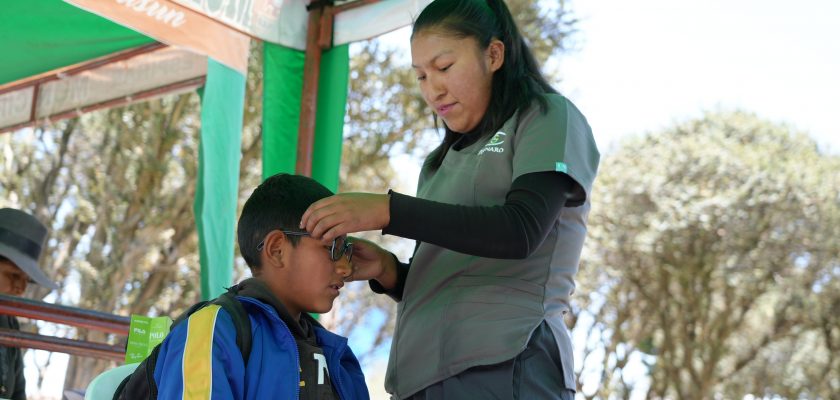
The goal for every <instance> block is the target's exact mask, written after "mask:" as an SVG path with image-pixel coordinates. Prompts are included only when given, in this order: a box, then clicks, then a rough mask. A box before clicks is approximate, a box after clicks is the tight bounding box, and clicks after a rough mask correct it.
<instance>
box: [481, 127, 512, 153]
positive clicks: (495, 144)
mask: <svg viewBox="0 0 840 400" xmlns="http://www.w3.org/2000/svg"><path fill="white" fill-rule="evenodd" d="M505 136H507V134H506V133H504V132H496V134H495V135H493V137H492V138H490V141H489V142H487V144H485V145H484V148H483V149H481V150H480V151H479V152H478V155H482V154H484V152H486V151H489V152H492V153H504V152H505V148H504V147H500V146H499V145H501V144H502V143H504V142H505Z"/></svg>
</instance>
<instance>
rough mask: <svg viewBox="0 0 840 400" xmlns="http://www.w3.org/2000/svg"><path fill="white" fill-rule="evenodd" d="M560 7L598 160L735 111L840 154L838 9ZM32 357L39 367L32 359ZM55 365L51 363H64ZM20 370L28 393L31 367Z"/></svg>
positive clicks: (802, 4) (636, 4)
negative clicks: (623, 145) (573, 21)
mask: <svg viewBox="0 0 840 400" xmlns="http://www.w3.org/2000/svg"><path fill="white" fill-rule="evenodd" d="M552 1H553V0H552ZM566 4H567V7H568V9H569V10H571V11H572V12H573V14H574V15H575V16H576V17H578V18H579V19H580V23H579V25H578V28H579V32H578V33H577V34H576V35H575V36H574V37H573V40H574V48H575V49H576V50H575V51H573V52H571V53H567V54H566V55H564V56H562V57H561V58H560V60H559V65H558V68H559V71H560V75H561V78H562V81H561V83H560V84H559V86H558V89H560V91H561V92H562V93H563V94H565V95H566V96H567V97H568V98H570V99H571V100H572V101H573V102H574V103H575V104H576V105H577V106H578V107H579V108H580V109H581V111H582V112H583V113H584V115H586V116H587V119H588V120H589V123H590V125H591V126H592V129H593V132H594V135H595V138H596V141H597V143H598V145H599V147H600V148H601V150H602V153H604V152H609V150H610V148H612V147H613V146H615V144H616V143H618V141H620V140H621V138H623V137H626V136H628V135H634V134H642V133H646V132H655V131H658V130H660V129H662V128H665V127H668V126H671V125H673V124H674V123H675V122H679V121H684V120H687V119H690V118H695V117H699V116H701V115H702V113H703V112H704V111H714V110H719V109H720V110H730V109H741V110H745V111H751V112H754V113H756V114H757V115H758V116H760V117H762V118H765V119H769V120H771V121H775V122H781V123H787V124H790V125H791V126H793V127H795V128H796V129H798V130H802V131H805V132H807V133H809V134H810V135H811V136H812V137H813V138H814V139H815V140H816V141H817V143H818V144H819V145H820V147H821V148H822V149H823V150H825V151H827V152H830V153H833V154H840V77H838V75H840V39H838V38H840V23H838V21H840V1H837V0H802V1H799V2H790V1H779V0H764V1H759V0H729V1H722V0H703V1H700V0H696V1H687V0H635V1H621V0H609V1H608V0H571V1H567V3H566ZM407 36H408V31H407V30H405V29H403V30H400V31H397V32H394V33H391V34H389V35H387V37H386V38H385V40H386V41H387V42H389V43H392V44H398V45H400V46H405V47H406V48H407V43H408V40H407ZM395 162H396V164H397V165H398V170H399V171H401V172H402V174H401V175H402V176H404V177H406V178H405V181H404V182H402V183H401V185H400V186H401V190H402V191H403V192H406V193H413V189H412V188H413V184H414V181H415V179H416V176H417V171H418V169H419V165H418V164H417V163H418V161H417V160H415V159H412V158H410V157H398V158H397V160H395ZM351 345H352V343H351ZM576 346H577V347H581V346H582V344H576ZM33 353H35V354H39V353H40V355H41V356H43V355H45V353H43V352H29V354H28V355H27V356H28V357H33V356H34V355H35V354H33ZM56 357H58V358H59V360H54V362H58V363H61V359H63V360H66V358H64V357H66V356H63V355H59V354H58V353H56ZM64 362H65V363H66V361H64ZM383 362H384V360H383ZM371 365H376V367H375V368H373V369H376V370H380V371H381V370H382V369H383V368H384V364H383V363H376V362H374V363H371ZM27 368H29V369H30V370H29V371H28V373H27V378H28V380H29V382H31V383H34V382H33V381H34V378H35V371H34V370H32V368H34V365H32V363H31V361H30V362H29V363H28V366H27ZM367 374H368V377H369V378H373V379H372V380H371V382H370V383H371V388H372V389H378V388H381V379H382V377H381V373H378V372H376V371H373V370H369V371H367ZM55 378H57V380H59V381H60V380H61V378H60V377H55ZM55 378H54V379H55ZM48 379H49V378H48ZM30 387H32V386H30ZM57 392H58V391H57V390H56V389H53V391H52V392H51V393H45V394H47V395H48V396H49V397H52V396H56V395H57ZM376 392H377V393H375V397H379V398H387V397H382V396H383V394H382V391H381V389H380V390H376ZM29 393H30V394H31V395H32V394H35V393H34V391H32V390H30V391H29ZM55 398H57V397H55Z"/></svg>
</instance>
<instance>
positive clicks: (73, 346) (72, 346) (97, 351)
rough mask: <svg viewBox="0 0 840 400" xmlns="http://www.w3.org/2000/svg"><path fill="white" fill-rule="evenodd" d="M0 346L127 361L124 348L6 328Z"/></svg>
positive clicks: (0, 335)
mask: <svg viewBox="0 0 840 400" xmlns="http://www.w3.org/2000/svg"><path fill="white" fill-rule="evenodd" d="M0 346H6V347H21V348H27V349H38V350H46V351H57V352H61V353H67V354H73V355H77V356H83V357H95V358H102V359H106V360H114V361H124V360H125V349H123V347H122V346H112V345H109V344H104V343H95V342H86V341H83V340H73V339H65V338H60V337H55V336H44V335H38V334H34V333H29V332H21V331H18V330H14V329H6V328H0Z"/></svg>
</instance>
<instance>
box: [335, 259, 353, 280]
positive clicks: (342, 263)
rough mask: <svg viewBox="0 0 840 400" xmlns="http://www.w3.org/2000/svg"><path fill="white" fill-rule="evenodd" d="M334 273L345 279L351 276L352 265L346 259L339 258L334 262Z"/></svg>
mask: <svg viewBox="0 0 840 400" xmlns="http://www.w3.org/2000/svg"><path fill="white" fill-rule="evenodd" d="M335 272H338V274H339V275H341V277H342V278H347V277H349V276H350V275H353V263H351V262H350V261H348V260H347V257H343V256H342V257H341V258H339V259H338V261H335Z"/></svg>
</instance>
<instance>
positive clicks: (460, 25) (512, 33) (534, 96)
mask: <svg viewBox="0 0 840 400" xmlns="http://www.w3.org/2000/svg"><path fill="white" fill-rule="evenodd" d="M424 30H432V31H434V32H436V33H441V34H444V35H451V36H453V37H456V38H468V37H471V38H473V39H475V40H476V41H477V42H478V45H479V47H480V48H481V49H486V48H487V46H489V45H490V41H491V40H493V39H498V40H501V41H502V42H503V43H504V44H505V62H504V64H503V65H502V67H501V68H500V69H499V70H498V71H496V72H495V73H494V74H493V83H492V89H491V90H492V92H491V96H490V103H489V104H488V105H487V111H486V112H485V113H484V117H483V118H482V119H481V121H479V123H478V126H476V127H475V129H473V131H472V134H479V135H482V136H489V135H492V134H494V133H495V132H496V131H497V130H499V128H501V127H502V124H504V123H505V121H507V120H508V119H510V117H511V116H513V113H514V112H516V110H517V109H520V108H524V107H527V106H529V105H530V104H531V103H533V102H534V101H538V102H539V104H540V107H541V108H542V110H543V112H545V110H546V109H547V107H548V105H547V102H546V100H545V98H543V97H542V96H541V95H542V94H545V93H557V90H555V89H554V88H553V87H551V85H550V84H549V83H548V81H547V80H546V79H545V77H543V75H542V72H541V71H540V67H539V65H538V64H537V59H536V58H535V57H534V54H533V53H532V52H531V49H530V48H529V47H528V44H527V43H525V39H524V38H523V37H522V34H521V33H520V32H519V28H517V26H516V23H515V22H514V21H513V16H511V14H510V10H508V7H507V5H506V4H505V2H504V1H503V0H435V1H433V2H431V3H430V4H429V5H428V6H426V8H424V9H423V11H422V12H421V13H420V15H419V16H418V17H417V19H416V20H415V21H414V28H413V29H412V32H411V38H412V39H414V36H416V35H417V34H418V33H420V32H422V31H424ZM435 121H437V117H435ZM444 126H445V124H444ZM445 129H446V134H445V135H444V137H443V142H442V143H441V144H440V146H439V147H438V149H437V150H435V152H434V154H435V156H434V157H433V158H432V159H431V160H430V163H431V164H430V166H431V167H432V169H437V168H438V167H440V164H441V163H442V162H443V158H444V157H445V156H446V153H447V151H448V150H449V148H450V147H452V144H453V143H455V140H456V139H457V138H459V137H461V136H462V135H461V134H458V133H455V132H453V131H452V130H450V129H449V127H445ZM463 133H466V132H463Z"/></svg>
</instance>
